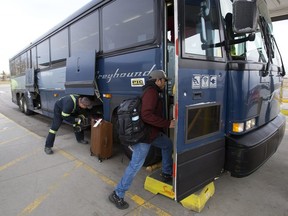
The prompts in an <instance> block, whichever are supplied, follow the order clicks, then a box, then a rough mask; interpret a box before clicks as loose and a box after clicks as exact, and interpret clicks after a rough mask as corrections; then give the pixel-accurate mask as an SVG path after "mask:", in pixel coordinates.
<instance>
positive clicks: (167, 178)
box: [160, 172, 172, 182]
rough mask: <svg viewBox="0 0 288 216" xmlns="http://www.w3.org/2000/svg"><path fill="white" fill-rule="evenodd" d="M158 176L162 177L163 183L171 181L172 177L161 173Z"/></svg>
mask: <svg viewBox="0 0 288 216" xmlns="http://www.w3.org/2000/svg"><path fill="white" fill-rule="evenodd" d="M160 176H161V177H162V179H163V181H164V182H169V181H172V175H171V174H167V173H163V172H162V173H161V174H160Z"/></svg>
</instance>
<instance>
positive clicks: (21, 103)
mask: <svg viewBox="0 0 288 216" xmlns="http://www.w3.org/2000/svg"><path fill="white" fill-rule="evenodd" d="M17 100H18V107H19V111H20V112H22V113H24V107H23V101H22V97H18V98H17Z"/></svg>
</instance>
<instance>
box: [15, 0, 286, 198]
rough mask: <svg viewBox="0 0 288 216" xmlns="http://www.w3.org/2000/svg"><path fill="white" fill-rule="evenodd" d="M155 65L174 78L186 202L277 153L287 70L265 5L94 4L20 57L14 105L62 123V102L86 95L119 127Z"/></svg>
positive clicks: (113, 0) (217, 0)
mask: <svg viewBox="0 0 288 216" xmlns="http://www.w3.org/2000/svg"><path fill="white" fill-rule="evenodd" d="M19 37H21V33H19ZM154 69H161V70H164V71H165V72H166V73H167V75H168V77H170V78H171V80H170V81H169V82H168V83H167V86H166V88H165V92H164V100H165V110H164V112H165V115H166V117H167V118H170V119H172V118H174V119H176V126H175V128H174V129H170V130H168V131H167V134H169V136H170V138H171V139H172V140H173V146H174V147H173V149H174V151H173V181H172V182H171V187H172V191H173V198H174V199H175V200H176V201H181V200H183V199H184V198H186V197H187V196H189V195H191V194H192V193H194V192H195V191H197V190H199V189H200V188H203V186H205V185H207V184H209V183H210V182H212V181H213V180H214V179H215V178H217V177H219V175H220V174H221V173H222V172H225V171H226V172H229V173H230V174H231V175H232V176H234V177H245V176H248V175H250V174H251V173H253V172H254V171H256V170H257V169H258V168H260V167H261V165H263V164H264V163H265V162H266V161H267V160H268V159H269V158H270V157H271V156H272V155H273V154H274V153H275V151H276V150H277V148H278V146H279V144H280V143H281V140H282V138H283V135H284V131H285V124H286V119H285V117H284V116H283V115H281V114H280V100H279V91H280V86H281V82H282V79H283V76H284V75H285V71H284V66H283V62H282V58H281V55H280V52H279V49H278V47H277V44H276V41H275V39H274V37H273V27H272V22H271V19H270V17H269V13H268V10H267V5H266V1H265V0H257V1H256V0H145V1H144V0H93V1H91V2H90V3H88V4H87V5H85V6H84V7H82V8H81V9H79V10H78V11H76V12H75V13H74V14H72V15H71V16H69V17H68V18H67V19H65V20H64V21H63V22H61V23H59V24H58V25H57V26H55V27H54V28H52V29H51V30H49V31H48V32H47V33H46V34H44V35H42V36H41V37H39V38H38V39H36V40H35V41H34V42H33V43H31V44H29V45H28V46H27V47H26V48H24V49H23V50H22V51H21V52H19V53H17V54H16V55H15V56H14V57H12V58H11V59H10V71H11V90H12V101H13V102H14V103H16V104H17V105H18V106H19V109H20V110H21V111H22V112H24V113H25V114H27V115H29V114H32V113H39V114H42V115H46V116H49V117H52V116H53V107H54V103H55V101H56V100H57V99H59V98H60V97H62V96H63V95H65V94H79V95H85V96H87V97H89V98H91V99H92V100H93V102H94V108H93V109H92V111H90V112H87V113H86V114H87V118H89V116H88V115H93V114H94V113H98V114H99V113H100V114H101V116H102V117H103V118H104V119H105V120H107V121H110V122H112V123H113V125H114V128H115V125H116V124H115V123H116V122H117V115H116V111H117V107H118V105H119V104H120V103H121V101H123V100H124V99H127V98H130V97H133V96H136V95H140V94H141V91H142V90H141V89H142V88H141V87H142V86H143V85H144V84H145V82H146V81H147V79H148V77H149V73H150V72H151V71H152V70H154ZM115 130H116V128H115ZM113 135H114V142H116V141H117V133H114V134H113ZM158 153H159V149H157V148H151V149H150V152H149V155H148V157H149V159H147V158H146V161H147V163H149V162H151V160H154V159H155V160H156V158H159V154H158ZM127 154H128V153H127ZM145 163H146V162H145ZM147 163H146V164H147Z"/></svg>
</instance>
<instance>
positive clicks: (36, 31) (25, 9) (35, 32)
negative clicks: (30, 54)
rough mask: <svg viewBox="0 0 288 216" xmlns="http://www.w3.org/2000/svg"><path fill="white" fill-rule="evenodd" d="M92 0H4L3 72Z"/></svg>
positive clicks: (1, 22)
mask: <svg viewBox="0 0 288 216" xmlns="http://www.w3.org/2000/svg"><path fill="white" fill-rule="evenodd" d="M88 2H90V0H49V1H48V0H0V9H1V12H0V27H1V30H0V32H1V33H0V73H2V71H3V70H4V71H5V72H9V58H11V57H13V56H14V55H15V54H17V52H19V51H20V50H22V49H23V48H25V47H26V46H28V45H29V44H30V43H31V42H32V41H34V40H36V39H37V38H38V37H40V36H41V35H42V34H44V33H46V32H47V31H48V30H49V29H51V28H52V27H54V26H55V25H57V24H58V23H59V22H61V21H62V20H64V19H65V18H67V17H68V16H69V15H71V14H72V13H74V12H75V11H76V10H78V9H79V8H80V7H82V6H83V5H85V4H87V3H88Z"/></svg>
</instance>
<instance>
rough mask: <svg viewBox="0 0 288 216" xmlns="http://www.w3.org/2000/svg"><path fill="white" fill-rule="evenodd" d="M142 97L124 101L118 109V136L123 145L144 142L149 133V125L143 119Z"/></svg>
mask: <svg viewBox="0 0 288 216" xmlns="http://www.w3.org/2000/svg"><path fill="white" fill-rule="evenodd" d="M141 105H142V100H141V97H139V96H138V97H134V98H130V99H126V100H124V101H122V103H121V104H120V105H119V107H118V110H117V116H118V121H117V130H118V137H119V139H120V142H121V144H122V145H126V146H129V145H134V144H137V143H139V142H143V141H145V140H146V138H147V137H148V135H149V126H148V125H147V124H145V123H144V122H143V121H142V119H141V116H140V115H141Z"/></svg>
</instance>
